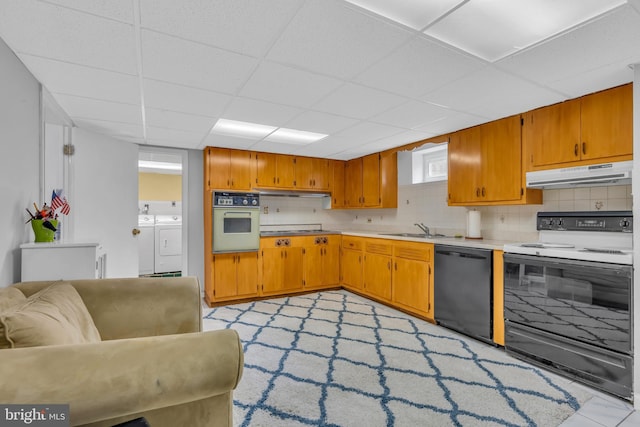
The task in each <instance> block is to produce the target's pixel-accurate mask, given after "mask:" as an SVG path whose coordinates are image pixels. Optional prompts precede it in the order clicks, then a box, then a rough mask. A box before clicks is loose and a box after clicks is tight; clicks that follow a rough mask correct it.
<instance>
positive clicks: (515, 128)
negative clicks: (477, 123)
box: [480, 116, 524, 202]
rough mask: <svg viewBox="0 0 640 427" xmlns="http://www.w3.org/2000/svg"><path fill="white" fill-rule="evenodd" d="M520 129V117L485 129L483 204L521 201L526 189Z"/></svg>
mask: <svg viewBox="0 0 640 427" xmlns="http://www.w3.org/2000/svg"><path fill="white" fill-rule="evenodd" d="M520 127H521V126H520V116H512V117H507V118H504V119H501V120H496V121H493V122H490V123H487V124H486V125H483V126H482V185H481V187H480V198H481V199H482V200H486V201H490V202H495V201H506V200H519V199H520V198H521V191H522V190H523V189H524V185H523V183H522V149H521V148H522V143H521V138H520Z"/></svg>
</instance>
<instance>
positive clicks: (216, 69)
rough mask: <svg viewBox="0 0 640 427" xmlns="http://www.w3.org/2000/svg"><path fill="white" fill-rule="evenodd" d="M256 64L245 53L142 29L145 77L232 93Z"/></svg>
mask: <svg viewBox="0 0 640 427" xmlns="http://www.w3.org/2000/svg"><path fill="white" fill-rule="evenodd" d="M256 64H257V61H256V60H255V59H252V58H250V57H248V56H243V55H239V54H236V53H232V52H228V51H224V50H221V49H217V48H214V47H210V46H205V45H203V44H199V43H195V42H189V41H186V40H181V39H178V38H175V37H169V36H166V35H163V34H159V33H154V32H151V31H142V69H143V73H144V77H145V78H150V79H154V80H162V81H165V82H170V83H177V84H181V85H185V86H191V87H194V88H201V89H209V90H214V91H217V92H222V93H229V94H234V93H236V92H237V90H238V89H239V88H240V86H241V85H242V84H243V83H244V81H245V80H246V79H247V77H248V76H249V74H250V73H251V71H252V70H253V69H254V68H255V66H256Z"/></svg>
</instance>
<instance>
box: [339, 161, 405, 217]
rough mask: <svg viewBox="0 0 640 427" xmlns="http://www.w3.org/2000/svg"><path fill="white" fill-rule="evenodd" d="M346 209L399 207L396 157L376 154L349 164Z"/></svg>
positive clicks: (345, 171) (345, 172)
mask: <svg viewBox="0 0 640 427" xmlns="http://www.w3.org/2000/svg"><path fill="white" fill-rule="evenodd" d="M344 182H345V186H344V192H345V197H344V198H345V207H346V208H395V207H398V164H397V153H395V152H389V153H374V154H370V155H368V156H364V157H360V158H357V159H352V160H349V161H347V162H346V164H345V168H344Z"/></svg>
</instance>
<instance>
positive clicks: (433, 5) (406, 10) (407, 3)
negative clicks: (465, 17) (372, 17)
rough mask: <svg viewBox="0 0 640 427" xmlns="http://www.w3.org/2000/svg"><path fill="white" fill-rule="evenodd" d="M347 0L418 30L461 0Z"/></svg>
mask: <svg viewBox="0 0 640 427" xmlns="http://www.w3.org/2000/svg"><path fill="white" fill-rule="evenodd" d="M347 1H348V2H349V3H353V4H355V5H358V6H360V7H361V8H363V9H367V10H370V11H371V12H373V13H377V14H378V15H382V16H384V17H385V18H389V19H391V20H392V21H396V22H399V23H401V24H404V25H406V26H407V27H410V28H413V29H414V30H418V31H419V30H422V29H423V28H424V27H426V26H427V25H428V24H430V23H431V22H433V21H434V20H436V19H437V18H438V17H439V16H441V15H442V14H444V13H446V12H447V11H449V10H451V9H452V8H453V7H455V6H456V5H457V4H459V3H461V2H462V0H393V1H389V0H347Z"/></svg>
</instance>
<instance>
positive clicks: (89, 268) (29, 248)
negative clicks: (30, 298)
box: [20, 242, 106, 282]
mask: <svg viewBox="0 0 640 427" xmlns="http://www.w3.org/2000/svg"><path fill="white" fill-rule="evenodd" d="M20 249H22V278H21V280H22V281H23V282H27V281H32V280H73V279H102V278H104V277H105V270H106V253H105V252H104V250H103V248H102V245H100V244H99V243H58V242H53V243H25V244H23V245H20Z"/></svg>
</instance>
